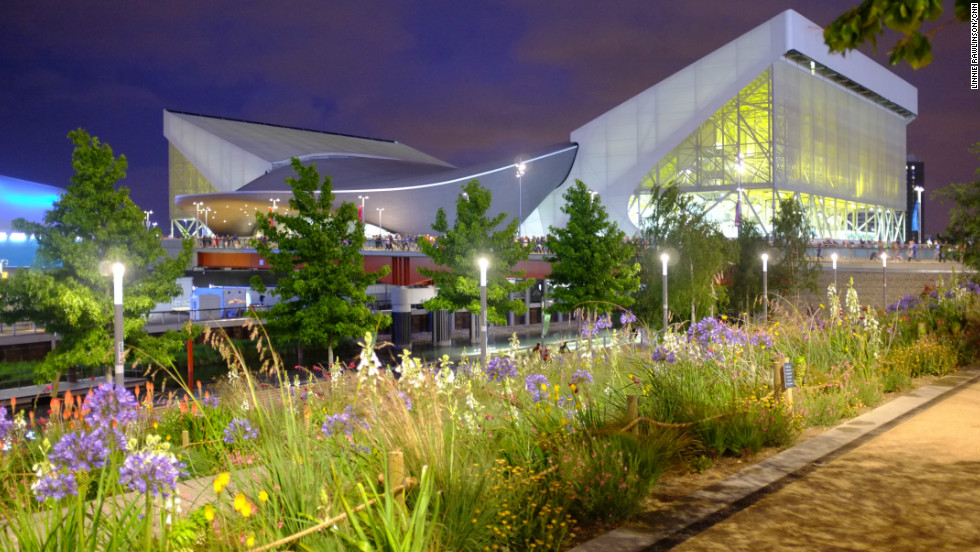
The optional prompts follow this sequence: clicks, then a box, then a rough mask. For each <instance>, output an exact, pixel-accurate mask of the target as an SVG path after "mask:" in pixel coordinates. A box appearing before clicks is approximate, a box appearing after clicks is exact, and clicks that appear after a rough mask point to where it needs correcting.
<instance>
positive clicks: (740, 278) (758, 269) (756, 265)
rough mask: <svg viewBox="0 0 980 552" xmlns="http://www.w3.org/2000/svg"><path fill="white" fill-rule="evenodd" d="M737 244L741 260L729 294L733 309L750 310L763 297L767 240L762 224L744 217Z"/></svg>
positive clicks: (733, 269)
mask: <svg viewBox="0 0 980 552" xmlns="http://www.w3.org/2000/svg"><path fill="white" fill-rule="evenodd" d="M735 244H736V249H737V250H738V262H737V263H736V264H735V265H734V266H733V267H732V269H731V273H730V282H731V283H730V284H729V286H728V297H729V299H730V300H731V305H730V306H731V308H732V309H734V311H733V312H735V313H743V312H744V313H748V312H752V311H753V310H754V309H755V307H756V306H758V305H759V304H760V301H761V298H762V253H763V252H764V251H765V250H766V246H767V243H766V239H765V237H764V236H763V235H762V233H761V232H760V231H759V227H758V226H756V225H755V223H754V222H752V221H750V220H748V219H744V220H743V221H742V228H741V229H740V231H739V233H738V238H737V239H736V240H735Z"/></svg>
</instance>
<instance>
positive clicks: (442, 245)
mask: <svg viewBox="0 0 980 552" xmlns="http://www.w3.org/2000/svg"><path fill="white" fill-rule="evenodd" d="M462 188H463V192H462V193H461V194H460V195H459V197H458V198H457V199H456V221H455V223H454V224H453V226H452V228H450V227H449V223H448V222H447V220H446V212H445V210H443V209H441V208H440V209H439V211H438V212H437V213H436V220H435V222H434V223H433V224H432V229H433V230H435V231H436V232H437V233H439V234H441V235H440V236H439V237H437V238H436V239H435V242H434V243H430V242H429V241H428V240H426V239H420V240H419V242H418V244H419V249H420V250H421V251H422V253H425V254H426V255H427V256H428V257H429V258H430V259H432V262H433V263H435V264H436V265H438V266H439V267H442V268H440V269H436V270H432V269H428V268H421V267H420V268H419V269H418V271H419V273H420V274H422V275H423V276H425V277H427V278H431V279H432V281H433V282H434V283H435V285H436V288H438V290H439V291H438V295H436V296H435V297H434V298H432V299H429V300H428V301H426V302H425V303H424V305H423V306H424V307H425V308H426V309H428V310H430V311H437V310H449V311H457V310H460V309H466V310H467V311H469V312H471V313H473V314H476V315H479V314H480V268H479V267H478V266H477V264H476V260H477V259H478V258H480V257H486V258H487V259H488V260H489V261H490V266H489V268H488V269H487V320H488V321H489V322H491V323H493V324H506V321H507V316H506V315H507V312H513V313H515V314H524V312H525V311H526V310H527V306H526V305H525V304H524V301H522V300H520V299H514V300H511V298H510V295H511V294H512V293H518V292H519V293H522V294H523V292H524V291H525V290H527V289H528V288H530V287H531V286H532V285H534V279H533V278H528V279H524V275H525V273H524V271H516V270H514V266H515V265H516V264H517V263H518V262H519V261H523V260H525V259H527V258H528V255H529V254H530V250H528V249H526V248H524V247H522V246H521V244H519V243H518V242H516V241H515V237H516V236H517V226H518V222H517V219H514V220H512V221H511V222H510V224H508V225H507V226H506V227H504V228H503V229H502V230H496V228H497V227H498V226H499V225H500V223H501V222H503V221H504V219H506V218H507V213H501V214H499V215H497V216H496V217H494V218H492V219H491V218H488V217H487V214H486V213H487V210H488V209H489V208H490V202H491V194H490V190H487V189H486V188H484V187H483V186H480V183H479V181H477V180H471V181H470V182H468V183H467V184H465V185H464V186H463V187H462ZM508 279H516V280H517V281H515V282H513V283H511V282H510V281H509V280H508Z"/></svg>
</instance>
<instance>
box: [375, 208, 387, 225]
mask: <svg viewBox="0 0 980 552" xmlns="http://www.w3.org/2000/svg"><path fill="white" fill-rule="evenodd" d="M377 210H378V228H380V229H382V230H384V227H385V226H384V224H382V221H381V216H382V215H383V214H384V212H385V208H384V207H377Z"/></svg>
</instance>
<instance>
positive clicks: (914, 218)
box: [912, 201, 919, 232]
mask: <svg viewBox="0 0 980 552" xmlns="http://www.w3.org/2000/svg"><path fill="white" fill-rule="evenodd" d="M912 231H913V232H918V231H919V202H918V201H916V202H915V209H914V210H913V211H912Z"/></svg>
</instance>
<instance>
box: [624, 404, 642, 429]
mask: <svg viewBox="0 0 980 552" xmlns="http://www.w3.org/2000/svg"><path fill="white" fill-rule="evenodd" d="M639 417H640V404H639V396H638V395H626V425H630V424H633V427H631V428H630V433H632V434H633V435H636V434H637V433H639V430H640V427H639V425H640V424H637V423H636V419H637V418H639Z"/></svg>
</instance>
